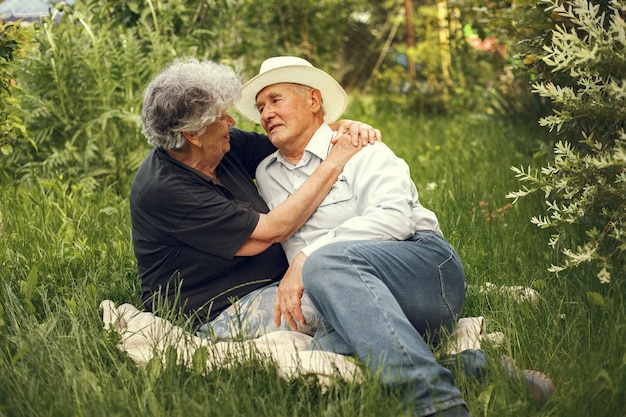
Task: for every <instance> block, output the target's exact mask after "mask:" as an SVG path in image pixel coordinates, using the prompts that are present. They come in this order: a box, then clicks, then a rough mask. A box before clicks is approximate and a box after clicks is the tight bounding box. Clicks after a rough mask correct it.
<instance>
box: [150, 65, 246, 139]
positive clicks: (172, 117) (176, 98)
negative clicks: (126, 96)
mask: <svg viewBox="0 0 626 417" xmlns="http://www.w3.org/2000/svg"><path fill="white" fill-rule="evenodd" d="M240 96H241V80H240V79H239V77H238V76H237V74H235V71H234V70H233V69H232V68H230V67H228V66H226V65H221V64H217V63H215V62H211V61H199V60H197V59H195V58H181V59H177V60H175V61H174V62H173V63H172V64H170V65H169V66H168V67H167V68H166V69H165V70H164V71H163V72H161V73H160V74H159V75H157V76H156V77H155V78H154V79H153V80H152V81H151V82H150V84H149V85H148V87H147V88H146V90H145V92H144V95H143V109H142V112H141V122H142V126H143V134H144V135H145V136H146V138H148V143H149V144H151V145H153V146H156V147H158V148H162V149H181V148H182V147H183V146H184V145H185V137H184V136H183V134H182V132H194V133H195V132H200V131H202V129H204V127H205V126H206V125H209V124H211V123H213V122H214V121H216V120H217V119H219V118H220V117H221V116H222V114H223V112H224V111H226V110H227V109H228V108H229V107H231V106H232V105H233V104H235V102H237V100H239V98H240Z"/></svg>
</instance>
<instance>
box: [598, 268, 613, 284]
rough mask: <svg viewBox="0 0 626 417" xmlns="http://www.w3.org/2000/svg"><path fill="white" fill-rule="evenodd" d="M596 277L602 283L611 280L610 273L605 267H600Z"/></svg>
mask: <svg viewBox="0 0 626 417" xmlns="http://www.w3.org/2000/svg"><path fill="white" fill-rule="evenodd" d="M598 279H599V280H600V282H601V283H602V284H608V283H609V282H611V273H610V272H609V271H607V270H606V268H602V271H600V272H598Z"/></svg>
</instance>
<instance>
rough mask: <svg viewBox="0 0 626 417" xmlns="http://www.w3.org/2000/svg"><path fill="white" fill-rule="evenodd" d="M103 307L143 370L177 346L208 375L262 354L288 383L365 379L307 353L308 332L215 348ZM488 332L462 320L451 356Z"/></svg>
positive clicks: (149, 319)
mask: <svg viewBox="0 0 626 417" xmlns="http://www.w3.org/2000/svg"><path fill="white" fill-rule="evenodd" d="M100 308H101V309H102V320H103V321H104V328H105V329H107V330H112V331H115V332H117V333H118V334H119V335H120V337H121V343H120V345H119V346H118V348H119V349H120V350H121V351H123V352H126V353H127V354H128V356H129V357H130V358H131V359H132V360H133V361H134V362H135V363H136V364H137V365H143V364H146V363H148V362H149V361H150V360H151V359H152V358H158V359H159V360H161V361H162V362H163V364H164V365H165V362H164V361H165V357H166V355H165V353H166V350H167V349H168V348H170V347H172V348H174V349H175V350H176V352H177V354H178V361H179V363H182V364H184V365H186V366H191V365H192V360H193V356H194V353H195V352H196V350H198V349H206V352H208V358H207V361H206V370H207V371H210V370H211V369H213V368H214V367H218V366H222V367H224V366H226V367H228V366H230V365H232V364H234V363H238V362H241V361H243V360H245V359H250V358H258V357H259V355H261V356H264V357H268V358H270V359H271V360H273V361H274V362H275V363H276V365H277V367H278V370H279V372H280V375H281V376H282V377H284V378H286V379H291V378H293V377H296V376H298V375H308V374H314V375H317V377H318V380H319V382H320V383H321V384H322V385H326V386H327V385H328V384H329V383H330V381H331V379H332V378H341V379H343V380H346V381H355V380H357V381H358V380H359V379H360V378H361V374H360V371H359V368H358V367H357V366H356V365H355V364H354V363H353V362H352V361H350V360H349V359H348V358H347V357H345V356H342V355H338V354H336V353H331V352H324V351H320V350H311V351H308V350H306V348H307V347H308V345H309V343H310V342H311V339H312V338H311V336H308V335H305V334H303V333H298V332H291V331H278V332H273V333H268V334H266V335H264V336H261V337H259V338H257V339H253V340H248V341H242V342H217V343H215V342H211V341H210V340H209V339H204V338H202V339H201V338H199V337H197V336H195V335H193V334H191V333H189V332H187V331H185V330H183V329H182V328H180V327H178V326H175V325H173V324H172V323H171V322H169V321H167V320H165V319H163V318H160V317H157V316H155V315H153V314H151V313H146V312H141V311H139V310H138V309H137V308H135V307H134V306H132V305H130V304H122V305H120V306H119V307H116V306H115V304H114V303H113V302H112V301H110V300H104V301H103V302H102V303H101V304H100ZM484 327H485V324H484V318H483V317H468V318H462V319H461V320H460V321H459V324H458V326H457V328H456V329H455V331H454V333H453V335H452V337H451V342H450V343H449V344H448V348H447V353H457V352H460V351H462V350H465V349H480V342H481V340H482V339H483V337H484V336H485V335H484V330H485V329H484ZM253 355H257V356H253Z"/></svg>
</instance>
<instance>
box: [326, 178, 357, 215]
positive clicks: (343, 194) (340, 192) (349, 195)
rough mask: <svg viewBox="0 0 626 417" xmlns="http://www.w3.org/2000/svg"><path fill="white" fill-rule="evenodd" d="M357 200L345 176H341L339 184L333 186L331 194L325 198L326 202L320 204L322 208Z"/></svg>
mask: <svg viewBox="0 0 626 417" xmlns="http://www.w3.org/2000/svg"><path fill="white" fill-rule="evenodd" d="M352 199H356V196H355V195H354V193H353V192H352V190H351V189H350V186H349V185H348V182H347V181H346V179H345V176H343V175H342V176H340V177H339V179H338V180H337V182H336V183H335V184H334V185H333V188H331V190H330V192H329V193H328V195H327V196H326V198H324V201H322V203H321V204H320V207H323V206H329V205H331V204H343V203H348V202H350V200H352Z"/></svg>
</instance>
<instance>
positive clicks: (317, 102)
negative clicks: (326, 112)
mask: <svg viewBox="0 0 626 417" xmlns="http://www.w3.org/2000/svg"><path fill="white" fill-rule="evenodd" d="M311 111H312V112H313V113H317V112H319V111H322V92H321V91H320V90H318V89H317V88H314V89H312V90H311Z"/></svg>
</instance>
